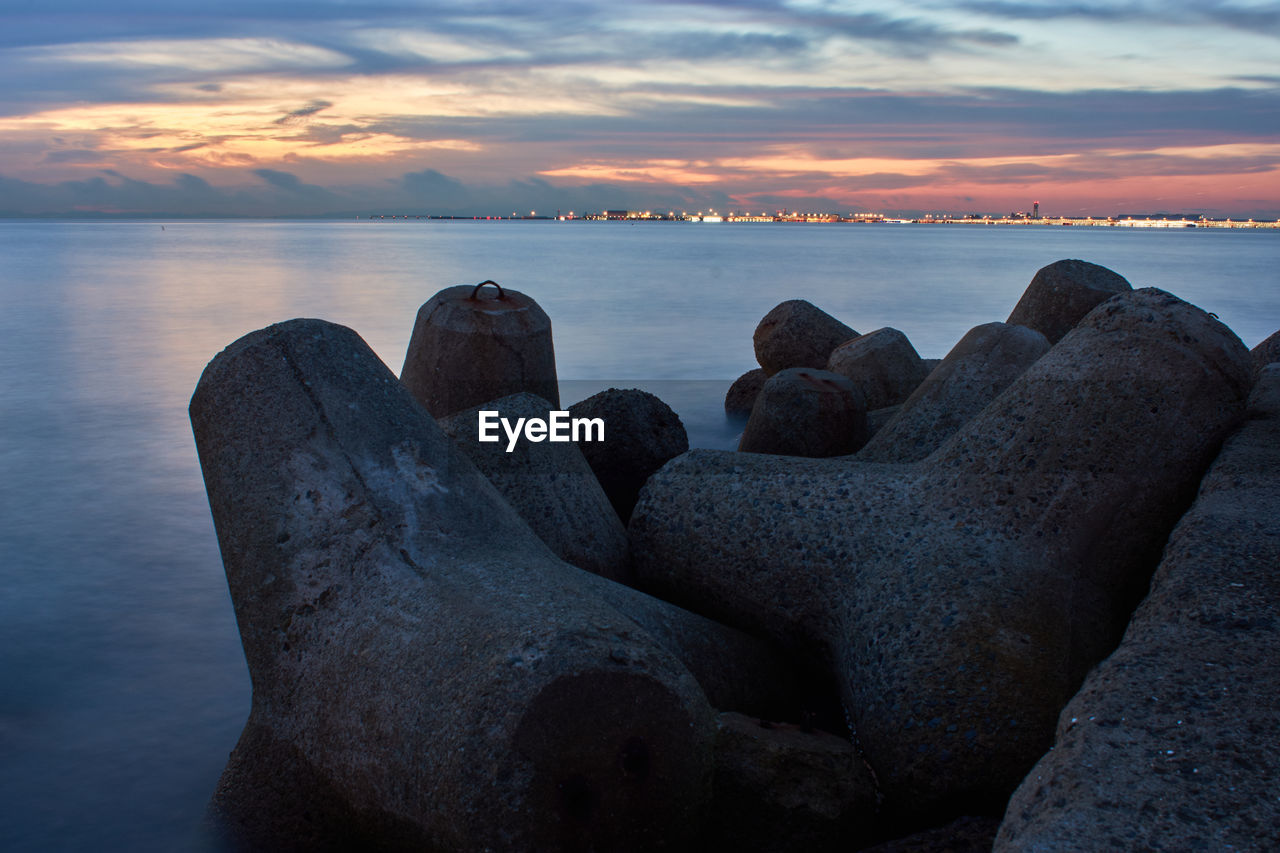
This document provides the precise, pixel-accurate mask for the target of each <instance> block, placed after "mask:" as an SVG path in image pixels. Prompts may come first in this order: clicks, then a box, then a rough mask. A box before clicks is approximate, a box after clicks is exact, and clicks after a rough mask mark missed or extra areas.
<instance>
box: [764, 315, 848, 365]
mask: <svg viewBox="0 0 1280 853" xmlns="http://www.w3.org/2000/svg"><path fill="white" fill-rule="evenodd" d="M857 336H858V333H857V332H855V331H854V330H853V329H851V328H849V327H848V326H846V325H845V324H844V323H841V322H840V321H839V320H837V319H836V318H835V317H832V316H831V315H830V314H828V313H827V312H826V311H823V310H822V309H821V308H819V307H818V306H816V305H814V304H813V303H812V302H809V301H807V300H804V299H788V300H787V301H786V302H780V303H778V304H777V305H775V306H773V308H771V309H770V310H769V313H768V314H765V315H764V317H763V318H761V320H760V322H759V323H758V324H757V325H756V330H755V332H754V333H753V334H752V336H751V342H752V346H754V347H755V351H756V361H758V362H759V363H760V366H761V367H762V368H763V369H764V372H765V373H767V374H769V375H770V376H772V375H773V374H775V373H777V372H778V371H779V370H786V369H787V368H788V367H811V368H814V369H815V370H821V369H823V368H824V367H826V366H827V359H828V358H829V357H830V356H831V351H832V350H833V349H835V348H836V347H838V346H840V344H842V343H844V342H845V341H847V340H849V339H850V338H856V337H857Z"/></svg>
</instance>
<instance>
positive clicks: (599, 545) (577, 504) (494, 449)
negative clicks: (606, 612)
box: [439, 393, 630, 583]
mask: <svg viewBox="0 0 1280 853" xmlns="http://www.w3.org/2000/svg"><path fill="white" fill-rule="evenodd" d="M481 411H491V412H497V413H498V416H499V417H502V418H506V419H507V420H508V421H510V422H511V423H513V424H514V423H516V422H517V421H518V420H519V419H521V418H528V419H534V418H541V419H542V420H547V419H548V417H549V413H550V412H551V411H552V407H551V404H550V403H548V402H547V401H546V400H544V399H542V398H541V397H538V396H535V395H533V394H524V393H521V394H512V395H510V396H507V397H502V398H501V399H498V400H493V401H492V402H488V403H481V404H480V405H479V406H473V407H472V408H470V409H467V410H466V411H462V412H458V413H457V414H455V415H450V416H449V417H447V418H441V419H440V420H439V424H440V426H441V428H442V429H443V430H444V431H445V433H446V434H448V435H449V437H450V438H452V439H453V440H454V441H456V442H457V443H458V446H459V447H460V448H462V452H463V453H466V454H467V458H469V459H470V460H471V461H472V462H473V463H474V464H475V466H476V467H477V468H479V469H480V471H481V472H482V473H483V474H484V475H485V476H486V477H488V478H489V482H490V483H493V485H494V486H496V487H497V489H498V491H499V492H500V493H502V496H503V497H504V498H506V499H507V502H508V503H509V504H511V506H512V508H513V509H515V511H516V512H518V513H519V514H520V517H521V518H523V519H524V520H525V521H526V522H527V523H528V525H529V526H530V527H531V528H533V532H534V533H536V534H538V537H539V538H540V539H541V540H542V541H543V542H545V543H547V546H548V547H550V548H551V550H552V551H554V552H555V554H556V556H557V557H559V558H560V559H562V560H564V561H565V562H567V563H571V564H572V565H575V566H577V567H578V568H580V569H586V570H587V571H589V572H593V573H594V574H597V575H601V576H603V577H606V578H609V579H610V580H615V581H618V582H619V583H626V582H627V580H628V579H629V576H630V567H629V558H628V556H627V531H626V528H624V527H623V526H622V521H621V519H619V518H618V513H617V512H616V511H615V510H614V508H613V504H611V503H609V496H608V495H606V494H605V493H604V489H603V488H601V486H600V481H599V480H597V479H596V475H595V473H594V472H593V471H592V470H591V466H590V465H588V464H587V460H586V458H585V457H584V456H583V455H582V451H581V450H579V449H578V445H576V444H574V443H573V442H572V441H536V442H534V441H525V440H519V441H516V442H514V447H510V449H508V446H509V445H510V444H511V443H512V442H511V441H510V440H509V438H508V436H507V435H506V434H505V433H504V432H503V430H502V429H501V428H498V427H497V426H496V425H494V428H493V434H494V435H497V436H498V441H493V442H482V441H480V436H479V422H478V418H479V414H480V412H481Z"/></svg>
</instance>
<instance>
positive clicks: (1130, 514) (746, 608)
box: [630, 290, 1249, 819]
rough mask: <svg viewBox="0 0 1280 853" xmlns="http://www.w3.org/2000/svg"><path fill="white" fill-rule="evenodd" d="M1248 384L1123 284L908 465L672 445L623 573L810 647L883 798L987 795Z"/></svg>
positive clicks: (1000, 799) (931, 802)
mask: <svg viewBox="0 0 1280 853" xmlns="http://www.w3.org/2000/svg"><path fill="white" fill-rule="evenodd" d="M1248 384H1249V362H1248V353H1247V351H1246V350H1245V348H1244V346H1243V344H1241V343H1240V341H1239V339H1238V338H1236V337H1235V335H1233V334H1232V333H1231V331H1230V330H1229V329H1227V328H1226V327H1225V326H1223V325H1222V324H1221V323H1219V322H1217V321H1216V320H1214V319H1213V318H1211V317H1210V316H1209V315H1207V314H1206V313H1205V312H1203V311H1201V310H1200V309H1198V308H1195V307H1194V306H1191V305H1188V304H1186V303H1184V302H1182V301H1181V300H1178V299H1176V298H1175V297H1173V296H1171V295H1169V294H1167V293H1164V292H1162V291H1159V290H1142V291H1136V292H1132V293H1129V294H1125V295H1123V296H1119V297H1116V298H1115V299H1113V300H1111V301H1109V302H1108V303H1106V304H1105V305H1102V306H1099V307H1098V308H1097V309H1095V310H1094V311H1093V312H1092V313H1091V314H1090V315H1089V317H1088V318H1086V320H1085V321H1084V322H1083V323H1081V324H1080V326H1079V327H1077V329H1076V330H1075V331H1073V332H1072V333H1071V334H1070V335H1068V336H1067V337H1066V338H1064V339H1063V340H1062V341H1061V342H1060V343H1059V345H1058V346H1057V347H1055V348H1054V349H1053V350H1051V351H1050V353H1049V354H1047V355H1046V356H1044V357H1043V358H1041V359H1040V360H1039V361H1038V362H1036V364H1035V365H1033V366H1032V367H1031V368H1030V369H1029V370H1028V371H1027V372H1026V373H1024V374H1023V375H1022V376H1021V377H1019V379H1017V380H1016V381H1015V382H1014V383H1013V384H1012V385H1011V386H1010V387H1009V388H1007V389H1006V390H1005V392H1004V393H1003V394H1001V395H1000V396H999V397H998V398H997V399H996V400H995V401H994V402H993V403H992V404H991V405H989V406H988V407H987V408H986V409H985V410H984V411H983V412H982V414H981V415H980V416H979V417H977V418H975V419H974V420H973V421H970V423H969V424H968V425H966V426H965V427H964V428H963V429H962V430H961V431H960V432H958V433H957V434H956V435H955V436H953V437H952V439H951V440H950V441H949V442H948V443H947V444H946V445H944V446H943V447H942V448H941V449H940V450H939V451H937V452H936V453H935V454H933V455H932V456H931V457H929V458H928V459H927V460H925V461H923V462H921V463H916V464H912V465H888V464H882V463H859V462H856V461H849V460H844V459H839V460H810V459H795V458H789V457H776V456H762V455H756V454H742V453H724V452H712V451H693V452H690V453H688V454H685V455H684V456H682V457H680V458H679V459H677V460H675V461H673V462H672V463H670V464H669V465H667V466H666V467H665V468H664V469H663V470H662V471H660V472H659V473H658V474H657V475H655V476H654V477H653V479H652V480H651V481H650V482H649V485H648V486H647V487H646V489H645V493H644V495H643V496H642V499H641V501H640V503H639V504H638V505H637V507H636V513H635V517H634V518H633V519H632V524H631V528H630V533H631V539H632V556H633V560H634V562H635V565H636V571H637V577H638V578H639V582H640V583H641V585H645V586H647V587H649V588H652V589H655V590H657V591H659V593H660V594H662V595H664V596H666V597H670V598H671V599H672V600H675V601H679V602H680V603H682V604H684V605H685V606H688V607H691V608H692V609H696V610H699V611H701V612H704V613H707V614H712V615H715V616H716V617H718V618H720V619H722V620H723V621H728V622H730V623H732V624H737V625H741V626H749V627H750V628H751V629H753V630H757V631H761V632H766V633H767V634H769V635H770V636H773V637H775V638H777V639H778V640H780V641H781V642H783V643H784V644H787V645H789V646H791V647H793V648H795V649H797V650H800V651H801V652H806V651H807V652H809V653H810V654H811V655H812V656H813V657H814V658H816V659H819V660H826V661H828V662H829V665H830V666H831V667H832V670H833V672H834V674H835V677H836V678H837V680H838V681H839V683H840V686H841V690H842V692H843V698H844V702H845V708H846V711H847V712H848V714H849V717H850V719H851V721H852V723H853V725H854V726H855V729H856V733H857V737H858V742H859V744H860V745H861V747H862V749H863V750H864V753H865V755H866V756H867V757H868V760H869V761H870V763H871V764H872V766H873V767H874V769H875V772H876V775H877V777H878V779H879V781H880V783H881V786H882V791H883V793H884V794H885V796H886V806H887V807H889V808H890V809H896V810H898V811H899V812H901V813H902V814H904V815H907V816H909V815H912V814H915V815H917V816H925V817H927V818H929V819H936V818H937V817H939V816H940V815H941V816H945V814H946V813H948V812H949V813H952V814H957V815H958V814H966V813H967V814H981V813H984V812H988V811H990V810H992V809H998V808H999V807H1001V806H1002V805H1003V803H1004V801H1005V799H1006V798H1007V796H1008V794H1009V793H1010V792H1011V791H1012V790H1013V788H1014V787H1015V786H1016V784H1017V783H1018V782H1019V781H1020V780H1021V778H1022V777H1023V776H1024V775H1025V774H1026V772H1027V770H1028V769H1030V767H1031V766H1032V764H1034V763H1035V761H1036V760H1037V759H1038V758H1039V757H1040V756H1041V755H1042V754H1043V752H1044V751H1045V750H1046V749H1047V748H1048V746H1049V745H1050V743H1051V742H1052V738H1053V730H1054V724H1055V721H1056V718H1057V714H1058V711H1059V710H1060V709H1061V708H1062V706H1063V705H1064V704H1065V703H1066V701H1067V700H1068V699H1069V698H1070V697H1071V695H1072V694H1073V693H1074V692H1075V690H1076V689H1077V688H1078V686H1079V684H1080V682H1081V681H1082V680H1083V678H1084V675H1085V673H1086V672H1087V671H1088V669H1089V668H1090V667H1091V666H1092V665H1093V664H1095V663H1096V662H1097V661H1098V660H1100V659H1101V658H1102V657H1104V656H1105V655H1106V654H1107V653H1108V652H1110V651H1111V650H1112V649H1113V648H1114V645H1115V643H1116V642H1117V641H1118V640H1119V637H1120V634H1121V632H1122V630H1123V626H1124V624H1125V622H1126V620H1127V617H1128V614H1129V610H1130V608H1132V606H1133V605H1134V604H1136V602H1137V601H1138V599H1139V598H1140V596H1141V593H1142V591H1144V590H1145V588H1146V582H1147V578H1148V575H1149V572H1150V571H1151V569H1152V568H1153V567H1154V565H1155V563H1156V561H1157V559H1158V555H1159V553H1160V548H1161V546H1162V544H1163V542H1164V539H1165V537H1166V536H1167V534H1168V531H1169V530H1170V529H1171V528H1172V526H1173V524H1174V522H1175V521H1176V519H1177V517H1178V515H1179V514H1181V512H1182V511H1183V510H1184V509H1185V507H1186V505H1187V504H1188V503H1189V501H1190V499H1191V496H1192V495H1193V494H1194V489H1195V484H1196V483H1197V482H1198V481H1199V477H1200V475H1201V473H1202V472H1203V470H1204V468H1205V467H1206V466H1207V464H1208V462H1209V461H1210V459H1211V458H1212V455H1213V453H1214V452H1215V451H1216V449H1217V447H1218V444H1219V442H1220V441H1221V439H1222V436H1223V435H1224V434H1225V433H1226V431H1227V430H1228V429H1229V428H1230V427H1231V426H1232V425H1233V424H1234V423H1235V422H1236V420H1237V419H1238V418H1239V416H1240V414H1241V413H1242V411H1243V407H1244V400H1245V397H1246V395H1247V389H1248Z"/></svg>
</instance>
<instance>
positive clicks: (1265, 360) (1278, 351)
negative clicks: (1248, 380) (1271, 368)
mask: <svg viewBox="0 0 1280 853" xmlns="http://www.w3.org/2000/svg"><path fill="white" fill-rule="evenodd" d="M1249 355H1250V356H1252V357H1253V378H1254V380H1255V381H1256V380H1257V378H1258V376H1259V375H1260V374H1261V373H1262V368H1264V367H1266V366H1267V365H1268V364H1274V363H1275V362H1277V361H1280V332H1274V333H1272V335H1271V337H1269V338H1267V339H1266V340H1265V341H1263V342H1261V343H1260V344H1258V345H1257V346H1256V347H1254V348H1253V349H1251V350H1250V351H1249Z"/></svg>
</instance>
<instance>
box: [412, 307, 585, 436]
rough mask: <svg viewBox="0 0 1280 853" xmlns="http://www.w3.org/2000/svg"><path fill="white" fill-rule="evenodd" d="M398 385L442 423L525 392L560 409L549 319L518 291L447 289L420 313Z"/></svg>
mask: <svg viewBox="0 0 1280 853" xmlns="http://www.w3.org/2000/svg"><path fill="white" fill-rule="evenodd" d="M473 294H474V295H473ZM400 381H402V382H403V383H404V385H405V387H406V388H408V389H409V390H410V391H411V392H412V393H413V396H414V397H416V398H417V399H418V402H420V403H422V405H424V406H426V407H427V411H429V412H431V414H432V415H433V416H434V417H437V418H443V417H447V416H449V415H451V414H453V413H455V412H460V411H462V410H463V409H466V408H468V407H470V406H475V405H478V404H480V403H484V402H486V401H488V400H496V399H497V398H499V397H505V396H507V395H508V394H518V393H520V392H522V391H527V392H529V393H530V394H537V395H538V396H539V397H542V398H543V399H544V400H549V401H550V402H551V403H552V404H553V405H554V406H555V407H556V408H559V407H560V385H559V383H558V382H557V381H556V355H555V348H554V346H553V344H552V341H551V318H550V317H548V316H547V314H546V312H545V311H543V310H542V308H541V307H540V306H539V305H538V303H537V302H535V301H534V300H533V299H532V298H531V297H529V296H527V295H525V294H523V293H521V292H520V291H518V290H510V289H506V288H504V289H502V291H501V293H499V290H498V288H497V287H496V285H492V284H490V285H486V286H484V287H475V286H472V285H459V286H457V287H446V288H445V289H444V290H441V291H440V292H439V293H437V294H436V295H435V296H432V297H431V298H430V299H428V300H427V301H426V302H425V303H423V305H422V307H421V308H419V309H418V316H417V319H416V320H415V321H414V324H413V334H412V336H411V337H410V338H409V348H408V350H407V351H406V352H405V356H404V367H403V368H402V370H401V372H400Z"/></svg>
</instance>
